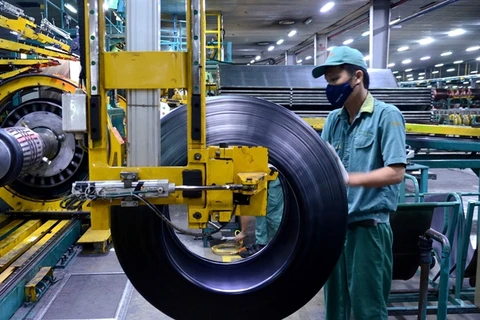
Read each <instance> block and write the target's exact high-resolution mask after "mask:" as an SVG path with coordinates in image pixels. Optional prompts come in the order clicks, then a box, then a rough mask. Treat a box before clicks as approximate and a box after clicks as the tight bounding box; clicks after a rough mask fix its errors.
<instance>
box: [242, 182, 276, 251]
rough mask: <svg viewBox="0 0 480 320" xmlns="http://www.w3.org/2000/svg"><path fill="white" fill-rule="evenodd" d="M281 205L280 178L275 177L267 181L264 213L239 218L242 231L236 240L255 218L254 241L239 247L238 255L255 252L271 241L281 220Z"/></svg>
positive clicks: (243, 236)
mask: <svg viewBox="0 0 480 320" xmlns="http://www.w3.org/2000/svg"><path fill="white" fill-rule="evenodd" d="M283 207H284V197H283V189H282V185H281V183H280V179H279V178H277V179H275V180H272V181H270V182H269V183H268V189H267V213H266V215H265V216H258V217H251V216H242V217H241V218H240V224H241V229H242V231H241V232H240V233H239V234H238V235H237V236H236V237H235V240H236V241H241V240H243V239H244V238H245V237H246V232H245V231H246V229H247V227H248V225H249V224H250V222H252V221H253V219H255V243H254V244H252V245H250V246H246V247H243V248H242V249H240V251H239V255H240V256H241V257H242V258H246V257H249V256H251V255H253V254H255V253H257V252H258V251H260V250H261V249H262V248H263V247H265V246H266V245H267V244H268V243H269V242H270V241H272V239H273V237H274V236H275V234H276V233H277V230H278V227H279V226H280V222H282V216H283Z"/></svg>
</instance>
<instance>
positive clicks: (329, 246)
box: [111, 96, 347, 319]
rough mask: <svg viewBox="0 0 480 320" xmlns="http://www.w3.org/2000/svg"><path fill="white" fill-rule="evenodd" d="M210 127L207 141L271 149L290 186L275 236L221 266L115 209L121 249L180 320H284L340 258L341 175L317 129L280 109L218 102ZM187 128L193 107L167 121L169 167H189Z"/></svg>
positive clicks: (149, 216) (148, 290) (138, 216)
mask: <svg viewBox="0 0 480 320" xmlns="http://www.w3.org/2000/svg"><path fill="white" fill-rule="evenodd" d="M206 121H207V143H208V144H209V145H218V144H219V143H228V144H229V145H231V146H232V145H246V146H265V147H267V148H269V162H270V163H271V164H272V165H274V166H275V167H277V168H278V170H279V171H280V172H281V174H282V175H283V177H284V180H285V181H286V185H287V186H288V187H287V188H286V190H284V192H285V191H286V200H285V202H286V203H285V214H284V217H283V219H282V223H281V225H280V228H279V230H278V232H277V235H276V237H275V238H274V240H273V241H272V242H271V243H270V244H269V245H268V246H267V247H266V248H265V249H264V250H263V251H262V252H261V253H260V254H258V255H255V256H253V257H251V258H249V259H245V260H242V261H238V262H232V263H221V262H214V261H211V260H206V259H204V258H202V257H199V256H197V255H194V254H193V253H191V252H189V251H188V249H186V248H185V247H184V246H183V245H182V244H181V243H180V241H179V240H178V238H177V236H176V235H175V234H174V232H173V231H172V230H171V229H170V228H168V227H167V226H166V225H164V224H163V223H162V221H161V219H160V218H158V217H157V216H156V215H155V214H154V213H152V212H151V211H150V210H149V209H148V208H145V207H144V206H141V207H138V208H133V209H132V208H120V207H115V208H112V222H111V231H112V237H113V243H114V246H115V252H116V254H117V256H118V259H119V261H120V264H121V266H122V268H123V269H124V271H125V273H126V275H127V277H128V278H129V279H130V281H131V283H132V284H133V286H134V287H135V288H136V289H137V290H138V292H139V293H140V294H141V295H142V296H143V297H144V298H145V299H146V300H148V301H149V302H150V303H151V304H152V305H153V306H155V307H156V308H157V309H159V310H160V311H162V312H163V313H165V314H167V315H168V316H170V317H172V318H174V319H207V318H218V317H219V316H220V317H225V318H228V319H245V318H255V319H257V318H258V319H283V318H285V317H287V316H288V315H290V314H292V313H294V312H295V311H297V310H298V309H300V308H301V307H302V306H304V305H305V304H306V303H307V302H308V301H309V300H311V299H312V298H313V297H314V296H315V294H317V293H318V291H319V290H320V289H321V288H322V286H323V285H324V284H325V282H326V280H327V278H328V276H329V274H330V272H331V271H332V269H333V267H334V266H335V264H336V263H337V260H338V258H339V256H340V253H341V250H342V247H343V244H344V240H345V235H346V224H347V197H346V191H345V186H344V184H343V182H342V177H341V173H340V172H339V170H338V167H337V166H336V164H335V159H334V158H333V156H332V155H331V154H330V152H329V150H328V149H327V147H326V145H325V143H323V142H322V140H321V139H320V137H319V136H318V133H316V132H315V131H314V130H313V129H312V128H310V127H309V126H308V125H307V124H306V123H305V122H304V121H303V120H302V119H300V118H299V117H298V116H296V115H295V114H294V113H293V112H291V111H289V110H287V109H285V108H283V107H280V106H279V105H276V104H274V103H271V102H268V101H265V100H261V99H258V98H253V97H243V96H220V97H212V98H209V99H208V100H207V120H206ZM186 122H187V119H186V108H185V107H180V108H178V109H176V110H174V111H173V112H171V113H170V114H168V115H167V116H165V117H164V118H163V119H162V142H161V143H162V165H173V166H178V165H185V164H186V157H187V147H186V125H187V123H186ZM166 208H167V206H165V208H163V209H164V212H165V213H166V214H168V210H165V209H166Z"/></svg>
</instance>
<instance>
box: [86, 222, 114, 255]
mask: <svg viewBox="0 0 480 320" xmlns="http://www.w3.org/2000/svg"><path fill="white" fill-rule="evenodd" d="M111 242H112V234H111V232H110V229H109V227H108V228H107V229H104V230H95V229H92V228H90V229H88V230H87V231H86V232H85V233H84V234H83V235H82V237H81V238H80V239H79V240H78V241H77V243H78V244H81V245H85V244H88V245H93V247H94V248H93V249H94V251H95V252H96V253H106V252H107V250H108V248H109V245H110V243H111Z"/></svg>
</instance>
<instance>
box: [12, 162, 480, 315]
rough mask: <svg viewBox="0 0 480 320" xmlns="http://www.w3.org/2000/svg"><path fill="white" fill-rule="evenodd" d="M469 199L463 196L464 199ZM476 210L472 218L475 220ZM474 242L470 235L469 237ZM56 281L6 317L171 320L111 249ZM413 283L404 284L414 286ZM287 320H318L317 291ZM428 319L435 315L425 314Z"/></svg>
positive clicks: (461, 179) (435, 187) (458, 178)
mask: <svg viewBox="0 0 480 320" xmlns="http://www.w3.org/2000/svg"><path fill="white" fill-rule="evenodd" d="M431 171H432V172H434V173H436V174H437V180H434V181H430V191H431V192H442V193H443V192H450V191H452V190H455V191H462V192H476V191H478V178H477V177H476V176H475V174H473V172H471V171H470V170H464V171H462V170H445V169H442V170H431ZM468 200H469V198H466V199H465V202H466V201H468ZM181 218H182V214H181V213H180V212H177V213H175V214H174V215H172V220H177V221H180V220H181ZM477 219H478V213H477V214H476V215H475V218H474V220H475V221H474V225H476V224H477ZM181 237H182V238H183V239H184V243H185V245H186V246H187V247H188V248H190V249H191V250H192V251H193V252H195V253H196V254H199V255H203V256H205V257H209V258H212V259H216V260H221V257H219V256H217V255H215V254H213V253H212V251H211V250H210V248H204V247H203V246H202V242H201V241H199V240H192V238H191V237H183V236H181ZM472 243H473V244H474V245H475V243H476V238H475V237H472ZM55 277H56V279H57V280H58V282H57V283H56V284H55V285H54V286H53V287H52V288H50V289H49V290H48V291H47V293H46V295H45V296H44V297H43V298H42V299H41V300H40V301H39V302H38V303H37V304H36V305H35V306H34V307H33V308H32V306H25V307H23V308H21V309H19V310H18V312H17V313H16V314H15V315H14V316H13V317H12V319H13V320H19V319H32V320H33V319H38V320H41V319H42V320H60V319H77V320H80V319H90V320H94V319H127V320H150V319H152V320H153V319H156V320H157V319H158V320H163V319H171V318H169V317H167V316H166V315H164V314H163V313H161V312H160V311H158V310H157V309H155V308H154V307H152V306H151V305H150V304H149V303H148V302H147V301H145V299H144V298H143V297H142V296H141V295H139V294H138V292H137V291H136V290H135V289H134V288H133V287H132V286H131V284H130V283H129V282H128V279H127V278H126V277H125V275H124V273H123V271H122V269H121V268H120V265H119V263H118V260H117V258H116V255H115V251H114V249H112V250H111V251H110V252H109V253H108V254H107V255H102V256H92V255H82V254H80V255H79V256H77V257H76V258H74V260H73V261H72V262H71V263H70V265H69V266H68V267H67V268H65V269H64V270H57V271H56V273H55ZM416 283H418V282H416V281H415V280H414V283H413V284H410V285H409V286H413V287H418V286H416ZM402 287H405V284H404V283H403V282H395V283H394V288H402ZM448 318H449V319H480V314H477V315H449V317H448ZM287 319H290V320H319V319H324V302H323V290H320V292H319V293H318V294H317V295H316V296H315V297H313V299H312V300H311V301H309V302H308V303H307V304H306V305H305V306H304V307H303V308H301V309H300V310H298V311H297V312H296V313H294V314H292V315H291V316H290V317H288V318H287ZM390 319H416V316H409V317H390ZM428 319H436V316H429V317H428Z"/></svg>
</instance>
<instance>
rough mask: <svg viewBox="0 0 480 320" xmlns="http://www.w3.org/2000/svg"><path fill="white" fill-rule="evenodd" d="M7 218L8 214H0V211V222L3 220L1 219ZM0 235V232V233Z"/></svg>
mask: <svg viewBox="0 0 480 320" xmlns="http://www.w3.org/2000/svg"><path fill="white" fill-rule="evenodd" d="M7 219H8V216H7V215H6V214H1V213H0V224H1V223H2V222H3V221H6V220H7ZM0 235H1V233H0Z"/></svg>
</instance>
